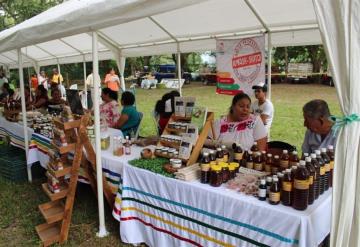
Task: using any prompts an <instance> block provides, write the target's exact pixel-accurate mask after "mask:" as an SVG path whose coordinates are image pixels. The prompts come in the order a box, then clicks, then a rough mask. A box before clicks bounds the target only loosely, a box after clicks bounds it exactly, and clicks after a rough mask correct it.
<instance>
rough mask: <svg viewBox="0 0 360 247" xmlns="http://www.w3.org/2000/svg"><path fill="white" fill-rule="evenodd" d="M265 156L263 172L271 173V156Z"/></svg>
mask: <svg viewBox="0 0 360 247" xmlns="http://www.w3.org/2000/svg"><path fill="white" fill-rule="evenodd" d="M266 156H267V157H266V162H265V172H269V173H271V167H272V166H273V164H274V161H273V157H272V154H267V155H266Z"/></svg>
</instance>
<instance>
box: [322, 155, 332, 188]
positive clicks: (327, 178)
mask: <svg viewBox="0 0 360 247" xmlns="http://www.w3.org/2000/svg"><path fill="white" fill-rule="evenodd" d="M321 158H323V160H324V163H325V185H324V190H328V189H329V187H330V170H331V169H330V157H329V156H328V155H327V152H326V148H322V149H321Z"/></svg>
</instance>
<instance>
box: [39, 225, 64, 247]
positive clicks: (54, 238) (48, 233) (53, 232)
mask: <svg viewBox="0 0 360 247" xmlns="http://www.w3.org/2000/svg"><path fill="white" fill-rule="evenodd" d="M35 229H36V232H37V233H38V235H39V237H40V239H41V241H42V243H43V245H44V246H45V247H46V246H49V245H51V244H53V243H56V242H59V241H60V232H61V224H60V223H57V222H56V223H52V224H48V223H44V224H41V225H38V226H36V227H35Z"/></svg>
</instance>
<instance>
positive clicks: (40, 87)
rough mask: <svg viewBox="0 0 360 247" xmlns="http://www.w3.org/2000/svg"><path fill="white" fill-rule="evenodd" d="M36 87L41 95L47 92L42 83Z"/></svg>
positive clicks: (45, 94)
mask: <svg viewBox="0 0 360 247" xmlns="http://www.w3.org/2000/svg"><path fill="white" fill-rule="evenodd" d="M37 89H38V90H39V91H40V93H41V95H42V96H47V94H48V92H47V90H46V89H45V87H44V85H39V86H38V87H37Z"/></svg>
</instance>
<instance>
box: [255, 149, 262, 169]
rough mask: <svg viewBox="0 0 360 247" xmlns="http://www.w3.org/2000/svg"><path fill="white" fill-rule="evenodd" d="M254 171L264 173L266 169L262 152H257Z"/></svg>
mask: <svg viewBox="0 0 360 247" xmlns="http://www.w3.org/2000/svg"><path fill="white" fill-rule="evenodd" d="M254 169H255V170H256V171H262V170H263V169H264V167H263V161H262V158H261V153H260V152H256V154H255V159H254Z"/></svg>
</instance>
